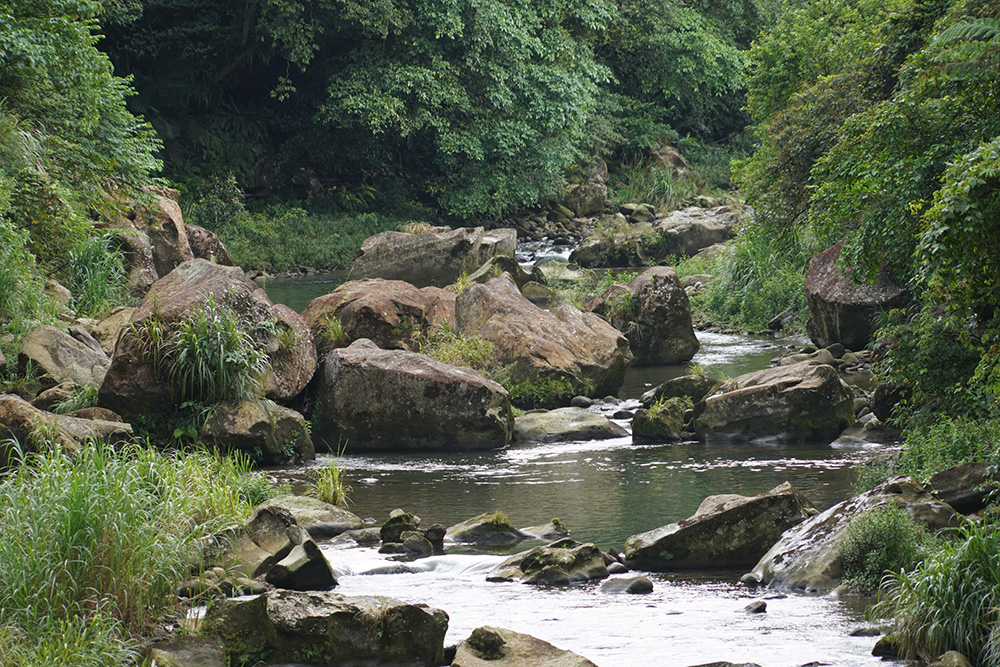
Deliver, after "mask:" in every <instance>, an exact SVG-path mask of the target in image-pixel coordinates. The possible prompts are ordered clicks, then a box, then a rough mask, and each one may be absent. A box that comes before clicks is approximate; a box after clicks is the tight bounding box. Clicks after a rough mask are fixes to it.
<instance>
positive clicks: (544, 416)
mask: <svg viewBox="0 0 1000 667" xmlns="http://www.w3.org/2000/svg"><path fill="white" fill-rule="evenodd" d="M627 435H628V431H627V430H626V429H624V428H622V427H621V426H619V425H618V424H616V423H614V422H613V421H611V420H610V419H608V418H607V417H603V416H601V415H598V414H594V413H593V412H590V411H588V410H585V409H584V408H574V407H569V408H558V409H556V410H547V411H542V412H529V413H527V414H524V415H521V416H520V417H516V418H515V419H514V441H515V442H560V441H569V440H608V439H610V438H623V437H625V436H627Z"/></svg>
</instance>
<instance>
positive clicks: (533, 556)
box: [486, 538, 608, 586]
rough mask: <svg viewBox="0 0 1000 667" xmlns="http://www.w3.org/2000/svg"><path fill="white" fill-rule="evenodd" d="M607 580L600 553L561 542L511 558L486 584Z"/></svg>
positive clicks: (551, 583) (488, 576)
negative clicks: (489, 582)
mask: <svg viewBox="0 0 1000 667" xmlns="http://www.w3.org/2000/svg"><path fill="white" fill-rule="evenodd" d="M607 577H608V568H607V565H605V559H604V554H603V553H602V552H601V550H600V549H598V548H597V547H596V546H595V545H593V544H580V543H579V542H577V541H575V540H572V539H570V538H565V539H562V540H558V541H556V542H553V543H551V544H549V545H547V546H544V547H535V548H534V549H531V550H529V551H525V552H523V553H519V554H515V555H513V556H511V557H510V558H508V559H506V560H505V561H503V562H502V563H500V564H499V565H497V566H496V567H495V568H493V570H491V571H490V573H489V574H488V575H487V576H486V580H487V581H520V582H521V583H524V584H536V585H540V586H561V585H565V584H572V583H577V582H582V581H591V580H593V579H606V578H607Z"/></svg>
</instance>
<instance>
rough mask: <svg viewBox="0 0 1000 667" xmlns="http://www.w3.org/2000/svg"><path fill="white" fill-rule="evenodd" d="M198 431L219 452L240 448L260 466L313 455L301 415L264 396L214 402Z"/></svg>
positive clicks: (313, 449)
mask: <svg viewBox="0 0 1000 667" xmlns="http://www.w3.org/2000/svg"><path fill="white" fill-rule="evenodd" d="M201 434H202V437H204V438H205V440H206V441H208V442H211V443H214V444H215V446H216V448H217V449H219V450H220V451H224V452H233V451H242V452H244V453H247V454H249V455H250V456H251V458H253V459H254V460H255V461H257V462H258V463H260V464H263V465H277V464H280V463H288V462H289V461H293V460H298V461H301V460H310V459H313V458H315V456H316V449H315V448H314V447H313V442H312V438H311V437H310V435H309V428H308V427H307V426H306V420H305V417H303V416H302V415H300V414H299V413H298V412H296V411H295V410H291V409H289V408H286V407H284V406H281V405H278V404H277V403H275V402H274V401H269V400H266V399H264V400H254V401H224V402H222V403H218V404H217V405H216V406H215V409H214V410H213V411H212V414H211V415H210V416H209V418H208V419H207V420H206V421H205V424H204V426H203V427H202V429H201Z"/></svg>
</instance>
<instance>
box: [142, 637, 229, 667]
mask: <svg viewBox="0 0 1000 667" xmlns="http://www.w3.org/2000/svg"><path fill="white" fill-rule="evenodd" d="M146 660H147V661H148V664H150V665H156V666H157V667H228V665H229V661H228V660H226V654H225V652H224V651H223V650H222V646H221V645H220V644H219V642H217V641H215V640H214V639H208V638H206V637H191V636H189V635H175V636H173V637H170V638H169V639H167V640H166V641H163V642H159V643H156V644H154V645H152V646H150V647H149V648H148V649H147V650H146Z"/></svg>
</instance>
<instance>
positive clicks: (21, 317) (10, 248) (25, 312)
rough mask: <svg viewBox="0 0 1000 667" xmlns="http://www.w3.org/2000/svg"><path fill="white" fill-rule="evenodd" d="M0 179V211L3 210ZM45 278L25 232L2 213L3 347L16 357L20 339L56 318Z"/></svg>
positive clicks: (0, 321)
mask: <svg viewBox="0 0 1000 667" xmlns="http://www.w3.org/2000/svg"><path fill="white" fill-rule="evenodd" d="M2 186H3V181H2V179H0V211H2V210H3V200H2V197H3V187H2ZM44 282H45V281H44V279H43V277H42V275H41V274H40V273H39V271H38V268H37V266H36V263H35V259H34V257H33V256H32V255H31V253H30V252H29V251H28V249H27V239H26V237H25V235H23V234H22V233H20V232H19V230H18V229H17V228H16V227H15V226H14V225H13V224H12V223H10V222H9V221H7V220H5V219H4V218H3V217H2V215H0V331H4V332H7V333H10V334H11V336H10V337H7V336H0V351H2V352H3V354H4V356H6V357H8V358H11V359H13V358H16V356H17V347H18V342H19V341H20V339H21V338H22V337H23V336H24V335H25V334H26V333H28V331H30V330H31V329H33V328H34V327H35V326H36V325H38V324H40V323H44V322H49V321H51V320H53V319H55V313H56V310H57V308H56V304H55V303H54V302H53V301H52V300H51V299H49V298H48V297H46V296H45V294H44V292H43V291H42V286H43V285H44Z"/></svg>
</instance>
